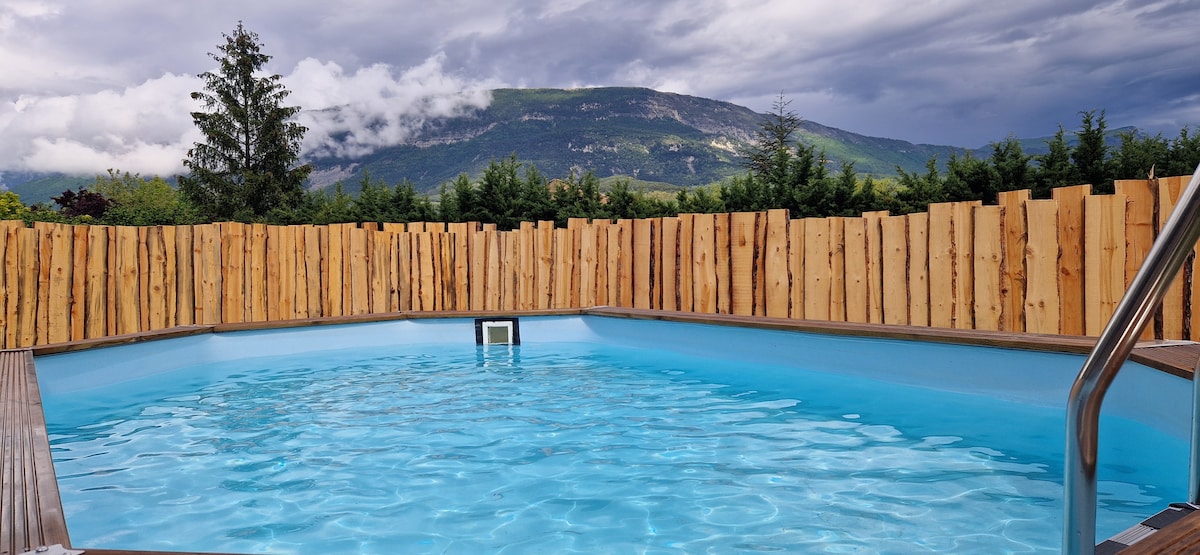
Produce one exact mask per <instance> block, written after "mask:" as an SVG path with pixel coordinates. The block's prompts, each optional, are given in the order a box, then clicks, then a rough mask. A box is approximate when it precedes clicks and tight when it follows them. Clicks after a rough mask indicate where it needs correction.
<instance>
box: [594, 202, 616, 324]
mask: <svg viewBox="0 0 1200 555" xmlns="http://www.w3.org/2000/svg"><path fill="white" fill-rule="evenodd" d="M592 226H594V227H595V228H596V306H608V281H609V273H608V270H609V269H608V229H609V227H611V226H612V222H611V221H609V220H595V221H593V222H592Z"/></svg>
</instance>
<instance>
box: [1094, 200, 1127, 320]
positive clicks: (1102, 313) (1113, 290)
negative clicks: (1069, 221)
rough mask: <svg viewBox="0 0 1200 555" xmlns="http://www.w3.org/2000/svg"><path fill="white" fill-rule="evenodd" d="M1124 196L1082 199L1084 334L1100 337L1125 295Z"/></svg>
mask: <svg viewBox="0 0 1200 555" xmlns="http://www.w3.org/2000/svg"><path fill="white" fill-rule="evenodd" d="M1127 200H1128V199H1127V198H1126V197H1125V195H1101V196H1089V197H1085V198H1084V199H1083V215H1084V232H1083V244H1084V251H1083V263H1084V275H1086V276H1087V280H1086V281H1084V287H1085V288H1086V289H1085V294H1084V298H1085V299H1087V306H1086V308H1085V312H1084V318H1085V320H1086V321H1085V326H1084V332H1085V333H1086V334H1087V335H1091V336H1099V335H1100V332H1101V331H1103V330H1104V326H1105V325H1107V324H1108V319H1109V318H1111V317H1112V315H1113V312H1115V311H1116V309H1117V303H1118V302H1120V300H1121V295H1123V294H1124V293H1125V262H1124V261H1125V204H1126V202H1127Z"/></svg>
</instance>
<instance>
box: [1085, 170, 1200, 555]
mask: <svg viewBox="0 0 1200 555" xmlns="http://www.w3.org/2000/svg"><path fill="white" fill-rule="evenodd" d="M1198 239H1200V166H1198V167H1197V168H1196V171H1195V173H1193V174H1192V180H1191V182H1189V183H1188V186H1187V188H1186V189H1185V190H1184V191H1183V194H1182V195H1181V196H1180V198H1179V203H1178V204H1177V205H1176V208H1175V211H1174V212H1173V213H1172V214H1171V217H1170V219H1168V220H1167V223H1166V225H1164V226H1163V229H1162V233H1161V234H1160V235H1159V237H1158V239H1157V240H1155V241H1154V245H1153V246H1152V247H1151V248H1150V253H1149V254H1148V255H1147V256H1146V261H1145V262H1144V263H1143V264H1142V268H1141V269H1140V270H1138V273H1137V275H1136V276H1134V278H1133V282H1132V283H1130V285H1129V289H1128V290H1127V291H1126V292H1125V296H1124V297H1122V298H1121V302H1120V304H1118V305H1117V308H1116V311H1115V312H1114V313H1113V316H1112V319H1110V320H1109V321H1108V325H1107V326H1106V327H1105V328H1104V331H1103V332H1102V333H1101V334H1100V338H1099V339H1098V340H1097V341H1096V345H1095V347H1093V348H1092V352H1091V354H1090V355H1088V358H1087V360H1086V361H1084V363H1083V368H1082V369H1080V371H1079V375H1078V376H1076V378H1075V383H1074V384H1073V385H1072V386H1071V393H1070V396H1069V397H1068V398H1067V451H1066V472H1065V475H1064V483H1063V489H1064V493H1063V505H1064V506H1063V511H1064V522H1063V525H1064V526H1063V553H1064V554H1066V555H1076V554H1079V555H1094V554H1095V551H1096V448H1097V444H1098V443H1099V426H1100V404H1101V403H1102V402H1103V401H1104V394H1105V393H1106V392H1107V391H1108V387H1109V386H1110V385H1112V382H1113V379H1114V378H1116V377H1117V372H1118V371H1119V370H1120V369H1121V365H1122V364H1124V363H1125V360H1126V359H1127V358H1129V353H1130V352H1132V351H1133V347H1134V344H1136V343H1137V340H1138V337H1139V336H1140V335H1141V333H1142V329H1143V328H1145V327H1146V324H1147V323H1148V322H1149V321H1150V319H1151V318H1152V317H1153V316H1154V311H1155V309H1156V308H1157V307H1158V305H1159V303H1161V302H1162V299H1163V297H1164V296H1166V293H1167V287H1168V286H1169V285H1170V284H1171V280H1172V279H1174V278H1175V275H1176V274H1177V273H1178V272H1179V268H1180V267H1182V266H1183V262H1184V261H1185V260H1187V258H1188V255H1189V254H1191V252H1192V248H1193V247H1194V246H1195V244H1196V241H1197V240H1198ZM1195 405H1197V403H1195V402H1194V401H1193V411H1195V410H1196V408H1195ZM1195 418H1196V415H1195V414H1194V415H1193V419H1195ZM1192 472H1193V474H1195V473H1196V472H1197V469H1195V468H1193V470H1192Z"/></svg>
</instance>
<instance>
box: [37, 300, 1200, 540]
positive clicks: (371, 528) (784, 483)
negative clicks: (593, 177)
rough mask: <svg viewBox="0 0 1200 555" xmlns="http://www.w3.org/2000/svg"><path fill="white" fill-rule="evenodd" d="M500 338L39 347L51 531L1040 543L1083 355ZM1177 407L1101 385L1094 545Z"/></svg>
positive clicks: (395, 330) (1181, 403)
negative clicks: (53, 484)
mask: <svg viewBox="0 0 1200 555" xmlns="http://www.w3.org/2000/svg"><path fill="white" fill-rule="evenodd" d="M521 331H522V338H523V341H524V344H523V345H521V346H520V347H515V348H508V347H497V346H491V347H486V348H477V347H475V346H474V343H473V322H472V321H471V320H466V319H448V320H421V321H408V320H406V321H396V322H383V323H374V324H358V325H354V326H331V327H321V328H307V329H294V330H273V331H256V332H238V333H222V334H206V335H200V336H193V337H186V338H180V339H172V340H168V341H164V342H153V343H144V344H135V345H129V346H124V347H120V348H116V349H114V348H110V349H100V350H94V351H87V352H80V353H70V354H63V355H54V356H45V357H39V358H38V360H37V366H38V375H39V380H40V386H41V389H42V394H43V399H44V403H45V408H46V414H47V421H48V428H49V431H50V433H51V439H52V445H53V449H54V453H55V459H56V462H55V464H56V468H57V471H58V474H59V482H60V490H61V492H62V496H63V501H64V507H65V509H66V512H67V518H68V524H69V525H70V529H71V533H72V539H73V541H74V542H75V543H76V544H77V545H89V546H93V547H119V548H129V549H178V550H184V549H187V550H224V551H241V552H297V553H331V552H346V553H357V552H380V553H386V552H434V551H436V552H443V551H447V550H449V551H450V552H478V551H499V550H501V549H507V550H509V551H512V552H527V551H535V550H538V551H552V552H563V551H569V550H572V549H575V550H578V551H581V552H597V551H605V550H611V551H616V552H629V551H648V552H681V553H682V552H697V551H704V550H714V551H719V552H729V551H747V550H772V549H783V550H793V551H795V550H815V549H817V548H819V549H821V550H825V551H830V552H838V551H839V550H840V551H843V552H852V551H854V550H862V551H865V552H873V551H891V552H896V551H904V552H921V551H927V552H939V551H940V552H953V553H962V552H972V553H986V552H997V553H1000V552H1012V551H1022V552H1047V553H1052V552H1057V550H1058V547H1059V541H1060V538H1061V483H1062V476H1061V474H1062V429H1063V427H1062V424H1063V411H1062V409H1061V406H1062V403H1063V402H1064V400H1065V398H1066V391H1067V388H1068V387H1069V386H1070V382H1071V380H1072V379H1073V377H1074V375H1075V373H1076V372H1077V371H1078V369H1079V366H1080V364H1081V363H1082V356H1078V355H1064V354H1052V353H1037V352H1030V351H1017V350H1006V349H993V348H982V347H968V346H961V345H946V344H929V343H923V342H913V341H899V340H879V339H863V338H855V337H843V336H832V335H819V334H806V333H793V332H784V331H767V330H749V329H742V328H736V327H724V326H710V325H696V324H681V323H664V322H646V321H637V320H626V319H617V318H606V317H594V316H568V317H536V318H523V319H522V322H521ZM330 345H336V346H338V348H337V349H329V348H327V346H330ZM274 357H278V358H274ZM272 358H273V360H268V359H272ZM448 361H456V364H452V365H449V367H447V366H446V364H445V363H446V362H448ZM201 362H204V365H203V366H200V365H199V363H201ZM131 370H132V371H131ZM314 372H315V373H314ZM115 376H121V379H120V381H118V380H116V379H115V378H114V377H115ZM535 393H536V394H537V395H540V396H537V397H535V396H534V394H535ZM1189 403H1190V384H1188V383H1187V382H1185V381H1184V380H1182V379H1180V378H1176V377H1174V376H1170V375H1167V374H1163V373H1161V372H1158V371H1155V370H1151V369H1149V368H1146V367H1143V366H1141V365H1137V364H1129V365H1127V367H1126V369H1125V371H1123V372H1122V374H1121V375H1120V376H1119V377H1118V381H1117V383H1116V384H1115V385H1114V386H1113V388H1112V390H1111V392H1110V395H1109V398H1108V401H1107V402H1106V405H1105V420H1106V421H1105V424H1104V426H1103V427H1102V430H1103V432H1104V434H1105V435H1104V436H1102V442H1101V447H1102V453H1101V459H1100V462H1101V469H1100V500H1101V508H1100V511H1099V517H1100V518H1099V523H1098V529H1099V531H1100V533H1101V534H1102V535H1109V534H1111V533H1115V532H1117V531H1119V530H1121V529H1123V528H1125V527H1127V526H1129V525H1130V524H1133V523H1135V522H1137V521H1138V520H1140V519H1141V518H1143V517H1145V516H1148V515H1149V514H1152V513H1153V512H1155V511H1156V510H1157V509H1159V508H1161V506H1162V505H1164V504H1165V503H1166V502H1168V501H1172V500H1177V499H1181V498H1183V493H1184V492H1185V491H1186V472H1185V470H1186V460H1187V455H1186V440H1185V438H1186V437H1187V434H1188V430H1187V429H1186V423H1185V422H1180V419H1178V418H1174V417H1173V416H1172V415H1178V414H1187V410H1188V409H1187V407H1189V406H1190V404H1189ZM1181 407H1182V409H1181ZM324 409H330V410H332V411H333V412H332V413H326V412H322V411H323V410H324ZM1180 410H1182V411H1183V412H1179V411H1180ZM225 411H228V412H225ZM1183 420H1186V419H1183ZM351 439H364V440H366V441H365V442H363V443H359V444H350V443H349V441H350V440H351ZM602 440H603V441H609V442H608V443H604V442H603V441H602ZM128 446H132V447H133V448H134V449H132V450H131V451H129V452H125V451H121V450H119V449H123V448H125V447H128ZM1146 453H1153V454H1154V457H1152V458H1151V457H1147V456H1146ZM393 480H397V481H393ZM322 488H325V489H322ZM198 523H202V525H198ZM338 534H340V535H338Z"/></svg>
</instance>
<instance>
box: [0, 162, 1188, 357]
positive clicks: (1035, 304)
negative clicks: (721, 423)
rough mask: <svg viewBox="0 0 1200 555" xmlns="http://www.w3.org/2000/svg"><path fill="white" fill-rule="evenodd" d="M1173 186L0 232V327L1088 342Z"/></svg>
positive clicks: (1179, 332) (31, 332)
mask: <svg viewBox="0 0 1200 555" xmlns="http://www.w3.org/2000/svg"><path fill="white" fill-rule="evenodd" d="M1186 180H1187V178H1186V177H1174V178H1160V179H1157V180H1151V181H1120V182H1117V184H1116V191H1117V194H1114V195H1096V196H1093V195H1091V194H1090V187H1089V186H1086V185H1085V186H1078V187H1069V188H1061V189H1057V190H1055V191H1054V198H1053V199H1049V200H1030V196H1029V191H1014V192H1008V193H1003V194H1001V195H1000V199H999V204H998V205H996V206H982V205H981V204H980V203H969V202H968V203H948V204H935V205H931V206H930V207H929V211H928V212H927V213H919V214H909V215H906V216H889V215H887V213H868V214H864V215H863V216H862V217H853V218H847V217H831V218H806V219H789V217H788V214H787V212H786V211H783V210H772V211H767V212H760V213H734V214H684V215H680V216H678V217H673V218H659V219H641V220H618V221H616V222H608V221H592V222H588V221H586V220H582V219H578V220H571V221H570V223H569V224H568V226H567V227H566V228H565V229H564V228H556V227H555V226H554V225H553V222H539V223H538V224H537V225H534V224H533V223H525V224H522V225H521V227H520V228H519V229H516V230H513V231H497V230H496V229H495V226H492V225H478V224H468V223H462V224H433V223H414V224H408V225H404V224H384V225H382V226H376V225H374V224H368V225H364V226H359V225H357V224H341V225H330V226H307V225H306V226H267V225H262V224H239V223H217V224H208V225H196V226H164V227H106V226H70V225H59V224H45V223H39V224H35V225H34V226H33V227H32V228H26V227H25V226H24V225H23V224H22V222H0V260H3V261H4V266H3V269H2V271H0V289H2V290H3V292H4V293H3V299H2V302H0V329H3V345H4V347H6V348H17V347H26V346H30V345H35V344H45V343H57V342H63V341H71V340H79V339H85V338H94V337H103V336H109V335H118V334H127V333H134V332H140V331H147V330H156V329H163V328H169V327H173V326H178V325H188V324H215V323H236V322H259V321H271V320H287V319H297V318H317V317H325V316H342V315H359V314H370V313H382V312H393V311H408V310H421V311H441V310H459V311H465V310H469V311H508V310H529V309H547V308H575V307H592V306H604V305H608V306H619V307H633V308H650V309H665V310H683V311H692V312H699V313H723V314H743V315H764V316H770V317H782V318H804V319H810V320H835V321H849V322H875V323H884V324H908V325H915V326H934V327H946V328H974V329H983V330H1010V331H1028V332H1037V333H1051V334H1070V335H1098V334H1099V333H1100V331H1101V329H1102V328H1103V326H1104V324H1105V322H1106V321H1107V319H1108V317H1109V316H1110V315H1111V314H1112V312H1113V310H1114V308H1115V306H1116V303H1117V302H1118V301H1119V300H1120V297H1121V295H1122V294H1123V292H1124V290H1125V287H1126V285H1127V284H1128V283H1129V281H1130V280H1131V279H1132V277H1133V275H1134V273H1135V272H1136V271H1137V269H1138V267H1139V266H1140V264H1141V262H1142V260H1143V259H1144V258H1145V256H1146V253H1147V252H1148V250H1149V248H1150V245H1151V243H1152V242H1153V240H1154V237H1155V235H1156V233H1157V230H1158V229H1160V228H1161V225H1162V223H1163V221H1165V215H1166V214H1169V213H1170V211H1171V209H1172V208H1173V207H1174V204H1175V202H1176V200H1177V199H1178V197H1179V194H1180V190H1181V189H1182V187H1183V186H1185V185H1186ZM1160 214H1161V215H1163V216H1161V217H1160ZM1194 258H1195V257H1194V256H1193V259H1194ZM1181 274H1182V275H1181V277H1180V278H1179V279H1177V280H1176V281H1175V284H1174V285H1173V287H1172V288H1171V291H1170V293H1169V294H1168V296H1167V299H1166V300H1165V301H1164V303H1163V307H1162V309H1161V314H1160V317H1159V318H1158V319H1157V320H1156V326H1155V327H1156V330H1148V331H1147V334H1146V337H1147V338H1152V337H1158V338H1165V339H1193V340H1195V339H1200V326H1193V325H1191V321H1192V318H1191V307H1192V306H1200V305H1198V304H1197V302H1196V301H1197V295H1200V287H1193V286H1192V276H1193V270H1192V261H1189V262H1188V264H1187V267H1186V268H1185V269H1184V270H1183V271H1182V272H1181Z"/></svg>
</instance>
